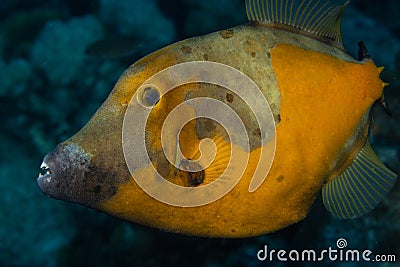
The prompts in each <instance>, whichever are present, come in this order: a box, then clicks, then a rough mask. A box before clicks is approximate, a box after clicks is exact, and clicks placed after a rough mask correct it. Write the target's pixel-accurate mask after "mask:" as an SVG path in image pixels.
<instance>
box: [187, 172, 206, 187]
mask: <svg viewBox="0 0 400 267" xmlns="http://www.w3.org/2000/svg"><path fill="white" fill-rule="evenodd" d="M204 178H205V173H204V171H203V170H202V171H198V172H189V185H191V186H198V185H200V184H202V183H203V182H204Z"/></svg>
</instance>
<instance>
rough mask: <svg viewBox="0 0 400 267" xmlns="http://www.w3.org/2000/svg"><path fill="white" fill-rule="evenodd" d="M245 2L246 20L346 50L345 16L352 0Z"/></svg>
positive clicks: (247, 0)
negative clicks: (337, 0)
mask: <svg viewBox="0 0 400 267" xmlns="http://www.w3.org/2000/svg"><path fill="white" fill-rule="evenodd" d="M332 2H333V1H330V0H246V12H247V18H248V20H249V21H251V22H257V23H260V24H262V25H265V26H269V27H276V28H281V29H285V30H288V31H294V32H301V33H302V34H305V35H307V36H311V37H313V38H315V39H318V40H321V41H323V42H326V43H329V44H332V45H335V46H336V47H338V48H340V49H343V42H342V34H341V31H340V28H341V22H342V15H343V12H344V10H345V9H346V6H347V5H348V4H349V2H350V1H346V2H345V3H344V4H342V5H335V4H334V3H332Z"/></svg>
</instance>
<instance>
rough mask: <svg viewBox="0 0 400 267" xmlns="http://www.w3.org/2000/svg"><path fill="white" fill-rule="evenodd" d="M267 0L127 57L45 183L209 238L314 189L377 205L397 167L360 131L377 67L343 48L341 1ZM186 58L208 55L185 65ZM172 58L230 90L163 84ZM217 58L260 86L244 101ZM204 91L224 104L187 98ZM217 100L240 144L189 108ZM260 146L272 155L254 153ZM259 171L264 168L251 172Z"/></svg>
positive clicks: (280, 214) (300, 214) (90, 202)
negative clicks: (231, 22) (239, 126)
mask: <svg viewBox="0 0 400 267" xmlns="http://www.w3.org/2000/svg"><path fill="white" fill-rule="evenodd" d="M277 2H279V4H277V5H275V7H274V6H269V5H267V4H266V3H268V2H265V1H257V0H248V1H246V7H247V14H248V17H249V20H250V21H251V23H250V24H249V25H244V26H238V27H235V28H232V29H229V30H224V31H220V32H216V33H212V34H209V35H206V36H201V37H195V38H191V39H188V40H185V41H181V42H178V43H176V44H172V45H170V46H168V47H165V48H163V49H161V50H159V51H157V52H155V53H153V54H151V55H149V56H147V57H145V58H143V59H141V60H140V61H138V62H136V63H135V64H133V65H132V66H131V67H130V68H128V69H127V70H126V71H125V73H124V74H123V75H122V76H121V78H120V79H119V81H118V83H117V84H116V85H115V87H114V90H113V91H112V93H111V94H110V96H109V97H108V99H107V100H106V101H105V103H104V104H103V106H102V107H101V108H100V109H99V110H98V111H97V112H96V114H95V115H94V116H93V118H92V119H91V120H90V121H89V122H88V124H87V125H86V126H85V127H84V128H83V129H82V130H81V131H80V132H78V133H77V134H76V135H74V136H73V137H72V138H70V139H69V140H67V141H65V142H63V143H62V144H60V145H58V146H57V147H56V149H55V150H54V151H53V152H51V153H49V154H48V155H47V156H46V157H45V158H44V161H43V163H42V167H41V168H42V173H41V174H40V175H39V178H38V183H39V186H40V188H41V189H42V191H43V192H44V193H45V194H47V195H49V196H51V197H53V198H56V199H62V200H66V201H72V202H76V203H80V204H83V205H86V206H88V207H92V208H94V209H98V210H102V211H105V212H107V213H109V214H112V215H114V216H116V217H119V218H122V219H126V220H129V221H132V222H136V223H140V224H144V225H148V226H152V227H156V228H160V229H164V230H167V231H172V232H179V233H184V234H190V235H199V236H209V237H246V236H255V235H260V234H264V233H269V232H272V231H276V230H279V229H282V228H284V227H286V226H288V225H291V224H293V223H296V222H298V221H300V220H302V219H303V218H304V217H305V216H306V215H307V213H308V211H309V209H310V207H311V205H312V203H313V202H314V200H315V198H316V195H317V193H318V192H319V191H320V190H321V189H322V196H323V201H324V205H325V207H326V208H327V209H328V210H329V211H330V212H331V213H333V214H334V215H335V216H338V217H341V218H355V217H359V216H361V215H363V214H365V213H367V212H369V211H370V210H372V209H373V208H374V207H376V206H377V205H378V204H379V202H380V201H381V200H382V199H383V198H384V196H385V194H386V193H387V192H388V191H389V190H390V189H391V187H392V185H393V184H394V182H395V179H396V175H395V174H394V173H393V172H391V171H390V170H389V169H387V168H386V167H385V166H384V165H383V164H382V163H381V162H380V161H379V159H378V158H377V157H376V155H375V154H374V152H373V151H372V149H371V147H370V145H369V143H368V140H367V137H368V130H369V124H370V112H371V107H372V105H373V104H374V103H375V102H377V101H379V100H380V99H383V87H384V85H385V84H384V83H383V82H382V81H381V80H380V78H379V74H380V72H381V69H380V68H377V67H376V66H375V65H374V63H373V62H372V60H371V59H370V58H365V59H362V60H360V61H358V60H355V59H353V58H352V57H351V56H349V55H348V54H347V53H346V52H345V51H344V49H343V46H342V41H341V35H340V21H341V16H342V12H343V10H344V8H345V6H346V5H347V3H346V4H344V5H343V6H338V7H334V6H329V5H328V1H308V2H307V1H306V2H307V3H305V1H301V3H298V2H300V1H298V2H297V1H277ZM290 25H291V26H290ZM188 63H189V64H188ZM191 63H194V64H196V66H205V67H204V68H203V69H201V71H200V72H199V73H196V72H190V70H191V69H190V68H191V66H192V65H191ZM217 63H218V64H217ZM175 66H177V67H176V68H179V67H182V69H183V70H185V71H187V73H186V74H185V75H187V76H188V77H189V76H190V77H189V78H188V79H189V80H190V81H196V80H198V81H205V80H209V79H211V78H212V79H218V80H219V81H220V82H221V83H224V82H226V84H229V85H232V86H235V85H237V86H238V88H241V89H240V90H241V91H239V92H238V91H234V92H232V91H230V90H229V88H225V87H224V86H220V85H218V84H215V83H212V82H211V83H205V82H187V83H181V84H178V85H177V86H175V87H174V88H173V89H172V90H169V91H165V90H164V89H163V88H164V87H168V86H169V87H171V86H172V87H173V85H172V84H171V83H172V81H174V80H176V79H178V80H179V79H181V78H182V77H181V76H182V74H180V73H178V74H176V73H174V74H173V75H172V74H168V75H169V76H168V75H167V74H165V75H167V76H162V77H164V78H162V79H161V78H160V79H157V77H158V76H157V75H159V74H160V73H167V72H165V71H166V70H170V69H171V68H175ZM224 66H226V67H224ZM214 67H215V68H216V69H215V70H216V71H214V69H213V68H214ZM219 68H222V69H223V70H226V71H227V72H230V71H233V72H232V73H236V72H239V73H242V74H243V77H245V78H246V79H247V78H248V79H250V80H251V81H253V82H254V85H255V86H257V88H258V90H259V91H258V93H261V94H260V95H257V93H255V95H256V96H257V98H256V99H255V100H254V102H251V103H253V104H251V105H252V106H249V105H248V104H249V103H250V102H247V101H245V100H246V97H247V98H252V95H251V94H248V95H246V96H245V97H241V94H242V93H243V94H245V93H246V92H247V91H249V90H250V89H249V88H248V87H246V86H244V87H240V86H241V80H236V78H235V79H234V80H231V79H230V78H231V77H232V76H224V72H217V70H219ZM216 72H217V73H216ZM163 75H164V74H163ZM232 75H233V74H232ZM183 76H184V75H183ZM154 77H155V78H154ZM165 77H167V78H165ZM235 77H236V76H235ZM238 77H239V76H238ZM149 80H151V81H152V82H151V83H149V82H148V81H149ZM143 84H144V85H143ZM244 84H246V83H244ZM249 86H250V85H249ZM210 98H212V99H214V100H216V101H218V102H219V103H222V104H221V106H219V107H218V108H214V106H213V105H210V106H205V107H206V108H202V109H198V108H197V107H196V105H199V104H201V103H202V102H201V101H204V100H205V99H210ZM253 98H255V97H253ZM264 98H265V100H266V101H264V102H263V101H262V100H263V99H264ZM196 101H197V102H196ZM208 101H211V100H208ZM181 103H184V104H182V105H180V104H181ZM210 103H214V102H212V101H211V102H210ZM132 105H133V106H132ZM135 105H136V106H135ZM177 108H182V111H178V112H175V113H174V114H175V115H174V116H172V115H171V118H169V114H172V113H173V111H174V109H177ZM229 108H230V109H229ZM225 109H226V110H233V111H234V112H235V113H236V114H237V115H238V118H240V120H241V121H242V122H243V125H244V127H245V129H246V132H247V134H248V146H247V147H246V145H242V143H241V140H236V139H240V138H239V137H237V138H236V136H235V134H233V135H234V137H233V138H232V137H231V136H230V133H229V130H227V129H224V125H221V123H219V122H215V121H212V120H211V119H210V118H207V116H206V115H199V114H200V113H202V112H204V113H207V112H208V113H207V114H209V113H210V114H212V113H214V114H215V115H216V116H217V115H219V113H220V112H223V111H224V110H225ZM257 114H261V116H262V114H267V115H268V114H270V116H269V117H268V116H267V115H265V116H266V119H268V118H269V119H270V121H271V120H272V125H273V127H274V130H273V131H272V130H271V128H269V129H270V130H271V131H269V132H268V131H264V129H265V127H266V125H260V124H259V120H258V119H257ZM191 116H193V117H194V119H190V118H191ZM221 117H223V116H221ZM144 118H146V120H144ZM187 118H189V119H187ZM235 118H236V117H235V116H233V117H232V118H231V117H229V118H228V119H226V120H227V121H234V120H235ZM220 119H221V121H223V120H224V118H220ZM143 121H145V122H143ZM165 121H167V122H168V123H165V124H166V126H165V125H164V122H165ZM164 126H165V127H172V128H173V129H175V128H177V129H178V128H179V131H178V134H176V131H173V130H170V131H166V133H165V132H163V129H164ZM270 126H271V125H269V127H270ZM141 127H143V129H144V131H143V132H142V131H141V130H140V129H141ZM172 128H171V129H172ZM127 131H128V133H127ZM132 137H135V138H132ZM235 138H236V139H235ZM263 138H264V139H263ZM163 139H164V141H165V142H167V143H168V144H170V145H169V148H168V149H164V143H163ZM204 139H207V140H208V141H210V140H211V141H212V142H203V141H204ZM234 139H235V140H236V141H237V143H234V142H233V141H232V140H234ZM263 140H264V141H263ZM141 149H146V153H143V152H138V151H141ZM180 152H181V153H180ZM213 152H215V153H213ZM263 153H264V154H263ZM265 153H266V154H265ZM269 153H271V154H269ZM272 153H274V155H272ZM233 154H235V155H237V156H236V158H235V157H234V156H233ZM262 157H266V158H269V159H270V161H268V160H267V161H265V162H264V163H263V164H258V163H259V162H260V159H262ZM147 158H148V159H147ZM205 162H208V163H207V164H206V163H205ZM231 162H234V163H232V164H230V163H231ZM185 165H186V166H189V165H190V166H192V167H191V168H192V169H190V168H189V169H190V170H189V169H188V167H185ZM194 167H196V168H197V167H198V169H196V170H194V169H193V168H194ZM153 169H155V170H157V172H158V173H159V175H160V176H161V177H162V178H163V179H159V178H157V177H158V176H157V174H155V173H154V171H152V170H153ZM193 170H194V171H193ZM239 170H241V171H239ZM260 170H261V173H262V171H266V173H265V176H263V177H262V179H261V180H258V181H256V180H255V178H254V177H255V176H256V175H255V174H256V173H258V171H260ZM268 171H269V172H268ZM221 177H222V178H221ZM233 177H238V178H239V179H237V180H234V179H233ZM235 179H236V178H235ZM221 180H222V182H221ZM233 180H234V181H233ZM165 181H168V182H169V183H167V184H165ZM218 181H219V182H218ZM209 185H210V186H209ZM186 189H188V190H187V191H185V190H186ZM203 189H204V190H203ZM207 190H208V191H207ZM224 190H226V192H225V191H224ZM181 191H182V193H181ZM163 197H165V199H162V198H163ZM208 199H210V200H209V201H208ZM163 200H165V201H163ZM169 200H170V201H169ZM172 202H173V203H172Z"/></svg>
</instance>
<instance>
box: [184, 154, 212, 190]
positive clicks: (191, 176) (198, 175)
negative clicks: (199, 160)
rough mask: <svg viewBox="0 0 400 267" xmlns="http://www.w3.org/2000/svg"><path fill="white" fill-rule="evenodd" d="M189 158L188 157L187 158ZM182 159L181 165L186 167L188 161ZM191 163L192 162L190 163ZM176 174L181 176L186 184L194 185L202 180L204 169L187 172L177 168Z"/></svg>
mask: <svg viewBox="0 0 400 267" xmlns="http://www.w3.org/2000/svg"><path fill="white" fill-rule="evenodd" d="M188 160H190V159H188ZM188 160H186V159H184V160H182V162H181V165H182V166H183V167H185V168H187V167H188V164H189V161H188ZM192 164H193V163H192ZM196 165H197V164H196ZM178 175H179V176H181V177H183V178H184V179H185V180H186V181H184V182H186V183H187V185H188V186H190V187H194V186H198V185H200V184H202V183H203V182H204V178H205V176H206V174H205V172H204V170H201V171H198V172H189V171H182V170H178Z"/></svg>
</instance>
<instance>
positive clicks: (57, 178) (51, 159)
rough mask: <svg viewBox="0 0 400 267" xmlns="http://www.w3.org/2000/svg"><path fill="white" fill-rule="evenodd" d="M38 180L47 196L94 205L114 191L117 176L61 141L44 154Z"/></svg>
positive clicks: (89, 156)
mask: <svg viewBox="0 0 400 267" xmlns="http://www.w3.org/2000/svg"><path fill="white" fill-rule="evenodd" d="M37 183H38V186H39V188H40V190H41V191H42V192H43V193H44V194H45V195H46V196H48V197H51V198H54V199H58V200H64V201H69V202H74V203H79V204H82V205H85V206H89V207H97V206H98V203H99V202H101V201H104V200H106V199H109V198H110V197H112V196H113V195H114V194H115V193H116V188H117V185H118V179H117V178H116V176H115V175H113V174H111V173H109V172H107V171H105V170H103V169H101V168H100V167H98V166H96V165H95V164H94V163H93V158H92V154H90V153H87V152H85V151H84V149H83V148H82V147H80V146H79V145H76V144H71V143H62V144H60V145H58V146H57V147H56V148H55V149H54V150H53V151H52V152H50V153H49V154H47V155H46V156H45V157H44V159H43V162H42V164H41V165H40V173H39V176H38V178H37Z"/></svg>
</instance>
